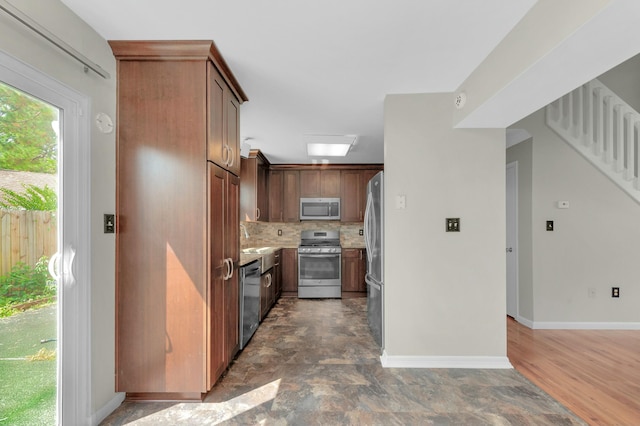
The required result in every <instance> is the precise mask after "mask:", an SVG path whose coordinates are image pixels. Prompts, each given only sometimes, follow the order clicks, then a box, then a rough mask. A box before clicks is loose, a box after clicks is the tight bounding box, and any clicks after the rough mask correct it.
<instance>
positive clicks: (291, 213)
mask: <svg viewBox="0 0 640 426" xmlns="http://www.w3.org/2000/svg"><path fill="white" fill-rule="evenodd" d="M269 221H270V222H299V221H300V172H299V171H297V170H271V171H270V172H269Z"/></svg>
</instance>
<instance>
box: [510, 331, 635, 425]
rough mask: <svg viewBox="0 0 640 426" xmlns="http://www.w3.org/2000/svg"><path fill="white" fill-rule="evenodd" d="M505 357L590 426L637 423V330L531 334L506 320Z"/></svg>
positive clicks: (539, 332) (531, 332) (534, 332)
mask: <svg viewBox="0 0 640 426" xmlns="http://www.w3.org/2000/svg"><path fill="white" fill-rule="evenodd" d="M507 342H508V343H507V356H508V357H509V360H510V361H511V364H512V365H513V366H514V367H515V368H516V369H517V370H518V371H519V372H520V373H521V374H522V375H523V376H525V377H527V378H528V379H529V380H531V381H532V382H533V383H535V384H536V385H538V386H539V387H540V388H542V389H543V390H544V391H546V392H547V393H548V394H549V395H551V396H552V397H554V398H555V399H556V400H558V401H559V402H560V403H562V404H563V405H564V406H565V407H567V408H568V409H570V410H571V411H573V412H574V413H575V414H576V415H578V416H579V417H581V418H582V419H583V420H584V421H586V422H588V423H589V424H591V425H640V331H637V330H532V329H529V328H527V327H525V326H523V325H521V324H519V323H518V322H516V321H515V320H513V319H512V318H508V320H507Z"/></svg>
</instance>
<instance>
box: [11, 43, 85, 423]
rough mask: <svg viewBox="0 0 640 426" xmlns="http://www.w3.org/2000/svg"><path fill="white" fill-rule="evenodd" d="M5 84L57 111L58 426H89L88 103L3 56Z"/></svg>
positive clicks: (54, 337)
mask: <svg viewBox="0 0 640 426" xmlns="http://www.w3.org/2000/svg"><path fill="white" fill-rule="evenodd" d="M0 82H2V84H5V85H7V86H10V87H12V88H14V89H17V90H18V91H20V92H23V93H25V94H27V95H28V96H29V97H31V98H35V99H39V100H40V101H42V102H44V103H46V104H48V105H50V106H52V107H54V109H56V110H57V111H58V123H59V124H58V126H57V128H58V132H59V142H58V144H57V177H58V184H57V186H58V187H57V194H58V197H57V200H58V209H57V214H56V218H55V220H56V222H57V242H56V247H55V248H56V255H54V256H52V257H53V258H54V262H52V263H50V265H49V270H51V271H52V272H53V274H54V275H55V280H54V281H55V287H56V295H57V310H56V311H57V312H56V320H55V322H56V327H57V330H56V331H55V336H53V337H50V338H44V339H43V340H47V339H55V346H56V348H55V349H56V350H55V358H56V380H55V383H56V392H55V393H56V403H55V407H56V408H55V414H54V417H55V423H56V424H89V423H90V413H91V409H90V401H91V368H90V365H91V364H90V360H91V357H90V347H91V346H90V339H89V337H90V332H89V331H90V329H91V321H90V320H91V316H90V302H91V299H90V261H89V259H90V256H89V254H90V221H89V219H90V217H89V216H90V215H89V213H90V202H89V201H90V193H89V190H90V188H89V183H90V173H89V170H90V169H89V164H90V144H89V141H90V137H89V123H88V119H87V117H89V99H88V98H87V97H86V96H84V95H82V94H81V93H78V92H76V91H75V90H73V89H70V88H68V87H67V86H65V85H63V84H61V83H60V82H58V81H56V80H54V79H52V78H50V77H49V76H47V75H45V74H42V73H41V72H39V71H38V70H36V69H34V68H32V67H30V66H29V65H27V64H25V63H23V62H20V61H18V60H16V59H15V58H13V57H11V56H9V55H7V54H5V53H4V52H0Z"/></svg>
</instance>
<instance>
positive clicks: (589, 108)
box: [584, 82, 593, 147]
mask: <svg viewBox="0 0 640 426" xmlns="http://www.w3.org/2000/svg"><path fill="white" fill-rule="evenodd" d="M585 87H586V89H587V93H586V98H587V99H586V101H587V105H586V107H585V116H586V118H587V123H586V124H587V131H586V134H585V138H584V145H585V146H587V147H589V146H591V144H593V88H592V84H591V82H588V83H587V84H585Z"/></svg>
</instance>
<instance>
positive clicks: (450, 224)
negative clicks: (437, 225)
mask: <svg viewBox="0 0 640 426" xmlns="http://www.w3.org/2000/svg"><path fill="white" fill-rule="evenodd" d="M445 231H446V232H460V218H459V217H448V218H447V226H446V228H445Z"/></svg>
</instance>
